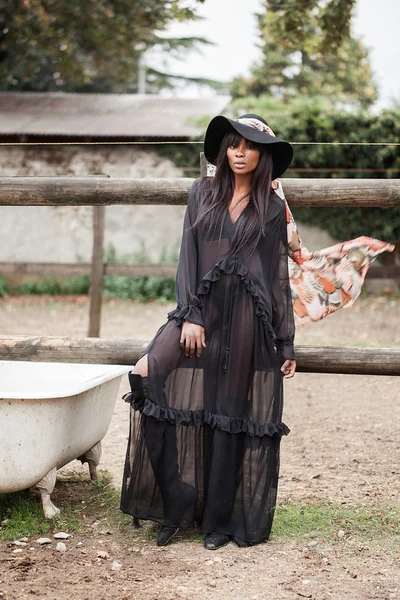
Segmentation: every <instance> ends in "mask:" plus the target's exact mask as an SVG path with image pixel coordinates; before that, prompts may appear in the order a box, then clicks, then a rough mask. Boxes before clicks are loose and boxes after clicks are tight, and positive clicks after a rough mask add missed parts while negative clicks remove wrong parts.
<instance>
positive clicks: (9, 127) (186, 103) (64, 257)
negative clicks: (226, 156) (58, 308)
mask: <svg viewBox="0 0 400 600" xmlns="http://www.w3.org/2000/svg"><path fill="white" fill-rule="evenodd" d="M229 102H230V98H229V97H227V96H215V97H212V98H199V99H196V98H194V99H190V98H184V99H180V98H175V99H172V98H161V97H159V96H151V95H134V94H69V93H60V92H57V93H47V92H43V93H42V92H32V93H25V92H23V93H22V92H0V141H1V142H3V143H4V142H6V143H14V144H16V145H15V146H8V145H7V146H0V166H1V172H2V174H3V176H63V175H68V176H71V175H72V176H73V175H76V176H88V175H99V174H104V175H107V176H109V177H184V176H187V177H197V176H198V174H199V169H197V168H195V169H193V166H192V167H191V169H189V168H188V169H185V167H177V166H176V165H175V164H174V163H173V161H172V160H171V159H170V158H167V157H166V156H165V153H163V155H160V153H159V152H158V151H157V145H147V146H146V145H142V144H138V145H134V144H126V142H135V141H136V142H143V141H153V142H154V141H159V142H160V143H162V142H164V141H176V142H177V143H179V142H181V141H189V140H190V139H191V138H193V137H194V136H195V137H197V138H199V136H200V139H201V136H202V134H203V132H204V127H201V126H200V125H198V124H197V121H198V120H199V119H202V120H203V122H207V119H209V118H211V117H213V116H215V115H217V114H220V113H221V112H223V111H224V110H225V109H226V107H227V105H228V104H229ZM21 142H25V143H32V142H34V143H41V142H43V143H49V142H53V143H54V142H57V144H56V145H43V146H41V145H33V146H24V145H17V144H18V143H21ZM63 142H64V143H65V145H63ZM91 142H96V143H98V142H120V143H118V144H112V145H106V144H104V145H91V144H90V143H91ZM197 147H198V149H199V153H200V151H201V149H202V146H201V145H199V146H197ZM183 214H184V207H182V206H108V207H107V208H106V225H105V246H106V248H107V247H112V248H113V249H114V250H115V252H116V254H117V256H118V257H122V256H126V255H128V257H129V256H134V255H135V254H137V253H138V252H141V253H142V255H143V254H144V255H145V256H146V259H147V260H151V261H155V262H158V261H159V260H160V257H161V255H163V256H165V255H167V256H170V257H172V256H173V255H174V254H175V255H176V252H177V249H178V248H179V243H180V238H181V234H182V220H183ZM0 236H1V237H2V239H3V241H4V240H6V243H3V244H2V245H1V249H0V262H12V261H13V262H27V261H32V262H46V261H48V260H49V257H51V260H52V261H53V262H75V261H83V262H86V261H89V260H90V258H91V251H92V210H91V207H85V206H81V207H3V208H2V218H1V219H0Z"/></svg>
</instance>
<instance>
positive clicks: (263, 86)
mask: <svg viewBox="0 0 400 600" xmlns="http://www.w3.org/2000/svg"><path fill="white" fill-rule="evenodd" d="M342 4H345V5H346V10H344V11H343V14H342V13H340V12H338V11H339V8H340V7H341V6H342ZM353 4H354V2H353V1H352V0H350V1H348V2H343V0H331V2H330V3H329V4H328V5H327V4H326V2H324V3H323V2H321V0H318V1H317V0H304V1H303V2H294V1H293V0H285V1H283V0H275V1H269V0H267V1H266V3H265V8H266V11H265V12H264V13H262V14H259V15H257V17H258V27H259V31H260V35H261V40H262V45H261V48H262V53H263V58H262V61H261V64H259V65H257V66H255V67H254V69H253V70H252V72H251V74H250V76H249V77H242V78H237V79H235V80H234V81H233V83H232V86H231V93H232V95H233V97H234V98H239V97H243V96H246V95H255V96H260V95H261V94H270V95H272V96H275V97H277V98H280V99H282V100H284V101H285V102H288V101H290V100H291V99H293V98H294V97H295V96H296V95H297V94H303V95H307V96H309V97H311V96H315V95H321V94H323V95H326V96H328V97H330V98H331V99H332V100H334V101H335V102H336V103H338V104H339V103H341V104H342V105H352V106H361V107H364V108H366V107H368V106H370V105H372V104H373V103H374V102H375V101H376V99H377V87H376V85H375V83H374V82H373V80H372V71H371V67H370V63H369V59H368V51H367V49H366V48H364V46H363V44H362V43H361V42H360V41H359V40H357V39H355V38H353V37H352V36H351V34H350V32H349V20H350V16H351V7H352V5H353Z"/></svg>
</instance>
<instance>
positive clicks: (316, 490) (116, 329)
mask: <svg viewBox="0 0 400 600" xmlns="http://www.w3.org/2000/svg"><path fill="white" fill-rule="evenodd" d="M173 307H174V304H160V303H158V302H154V303H150V304H146V305H142V304H138V303H134V302H130V301H116V300H108V301H106V302H105V303H104V305H103V317H102V332H101V334H102V336H103V337H108V338H118V337H127V338H141V339H150V338H151V336H152V335H153V334H154V333H155V331H156V330H157V328H158V327H159V326H160V325H161V324H162V323H163V322H164V321H165V320H166V314H167V312H168V311H169V310H171V309H172V308H173ZM87 315H88V303H87V299H86V298H81V297H77V298H74V299H58V300H56V301H55V300H54V298H46V297H40V298H32V297H26V298H23V297H20V298H9V299H8V300H3V301H0V331H1V332H2V334H3V335H8V334H15V335H16V334H27V335H30V334H32V335H37V334H41V335H55V336H85V335H86V331H87V322H88V318H87ZM399 316H400V298H399V297H398V296H396V297H394V296H368V297H362V298H359V299H358V300H357V302H356V304H355V305H354V306H353V307H351V308H348V309H343V310H341V311H338V312H337V313H335V314H332V315H330V316H329V317H328V318H326V319H324V320H323V321H322V322H320V323H317V324H313V325H310V326H307V327H303V328H300V329H298V331H297V333H296V340H295V342H296V343H297V344H299V345H303V344H310V345H341V346H371V347H374V346H375V347H376V346H379V347H396V348H399V347H400V318H399ZM284 385H285V409H284V421H285V422H286V423H287V425H288V426H289V427H290V429H291V432H290V434H289V436H288V437H287V438H284V439H283V440H282V446H281V447H282V453H281V474H280V482H279V491H278V504H279V505H281V506H282V505H285V504H286V503H299V502H305V503H312V504H318V503H327V502H328V503H329V502H333V503H342V504H343V505H349V506H351V505H358V506H360V507H365V508H368V509H370V510H371V511H373V510H374V508H376V509H378V507H379V509H381V508H382V507H384V506H388V507H389V506H392V507H393V506H398V505H399V498H400V448H399V439H400V418H399V417H400V381H399V379H398V378H396V377H378V376H360V375H327V374H309V373H297V374H296V375H295V377H294V378H293V379H291V380H287V381H285V383H284ZM127 390H128V385H127V381H126V380H125V379H124V380H123V381H122V383H121V387H120V392H119V394H118V398H117V401H116V405H115V411H114V415H113V418H112V421H111V424H110V427H109V430H108V433H107V435H106V437H105V439H104V443H103V455H102V461H101V464H100V467H101V468H102V469H105V470H107V471H109V472H110V473H111V474H112V477H113V481H114V483H115V485H116V486H117V488H118V487H119V486H120V482H121V477H122V468H123V461H124V454H125V449H126V442H127V433H128V407H127V405H126V404H125V403H124V402H123V401H122V400H121V396H122V394H123V393H124V392H125V391H127ZM83 470H85V469H84V468H83ZM73 472H82V467H81V466H80V464H79V463H77V462H75V461H74V462H73V463H70V465H68V466H67V467H65V468H64V469H63V473H64V474H68V473H73ZM310 539H315V541H316V542H317V544H316V545H314V546H313V547H308V542H309V541H310ZM79 542H82V544H80V545H78V543H79ZM29 543H32V547H35V548H36V549H35V550H33V551H30V553H29V552H28V551H24V552H22V553H19V554H17V555H15V554H13V553H12V547H7V545H6V544H0V599H1V600H16V599H20V598H21V599H25V598H32V597H35V596H36V597H39V598H41V597H43V598H49V599H53V598H54V599H55V598H67V597H69V596H70V595H72V594H73V595H74V598H75V599H76V600H86V599H87V600H91V599H92V598H93V599H94V598H96V600H100V599H101V598H104V599H108V598H112V599H114V598H115V599H116V600H123V599H128V598H129V599H131V598H133V599H140V600H155V599H159V600H180V599H190V600H191V599H194V598H196V597H198V596H201V597H202V598H204V599H210V600H211V599H213V600H286V599H287V600H300V599H302V598H311V599H313V600H328V599H333V600H343V599H344V598H348V599H349V600H367V599H370V598H371V599H372V598H374V599H378V600H389V599H390V600H391V599H400V577H399V574H400V564H399V553H398V552H397V553H396V552H393V549H392V548H391V545H390V543H388V544H385V543H379V544H375V545H374V544H369V545H366V544H363V543H362V542H360V540H359V539H357V540H356V538H355V537H353V536H352V531H351V527H349V529H348V530H346V531H345V532H344V536H343V537H341V538H339V537H336V538H335V539H329V540H325V539H320V538H307V540H304V542H303V541H300V542H299V540H293V541H282V540H277V539H276V538H274V536H272V537H271V539H270V540H269V541H268V542H267V543H266V544H262V545H260V546H256V547H254V548H248V549H244V550H239V549H238V548H236V546H233V545H232V544H229V545H228V546H227V547H225V548H223V549H221V550H219V551H218V552H209V551H207V550H205V549H203V547H202V545H201V544H200V543H199V542H198V541H189V540H187V539H185V536H184V534H182V535H181V536H180V537H177V538H176V540H174V542H173V543H172V544H171V545H169V546H168V547H166V548H165V549H159V548H157V547H156V546H155V544H154V541H149V540H148V539H147V540H146V539H145V538H144V537H143V535H142V536H140V535H139V534H137V532H135V531H132V546H131V547H130V549H128V550H127V549H126V547H125V546H124V545H121V544H120V543H118V541H116V540H115V539H114V537H113V536H107V535H94V536H93V535H92V536H91V537H89V538H88V537H85V536H75V537H74V538H72V539H71V541H69V542H68V543H67V546H68V549H67V552H65V553H63V554H60V553H58V552H56V551H55V545H54V544H52V545H51V547H40V548H39V547H37V544H35V543H34V541H32V542H31V541H30V542H29ZM99 549H103V550H105V551H106V552H107V553H108V555H109V556H108V557H107V558H105V559H101V558H98V556H97V553H98V552H99ZM114 561H117V562H118V564H120V565H121V566H120V567H115V562H114ZM113 565H114V567H113ZM113 568H114V569H116V570H113Z"/></svg>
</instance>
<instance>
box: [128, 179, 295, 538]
mask: <svg viewBox="0 0 400 600" xmlns="http://www.w3.org/2000/svg"><path fill="white" fill-rule="evenodd" d="M208 185H212V183H211V178H202V179H201V180H200V179H198V180H195V181H194V183H193V186H192V188H191V190H190V194H189V201H188V205H187V209H186V213H185V219H184V228H183V236H182V245H181V252H180V258H179V265H178V271H177V277H176V299H177V308H176V309H175V310H173V311H172V312H170V313H169V314H168V320H167V321H166V323H164V324H163V325H162V326H161V327H160V329H159V330H158V331H157V333H156V335H155V337H154V338H153V339H152V341H151V342H150V344H149V346H148V347H147V348H146V350H145V352H144V353H143V355H144V354H148V387H147V392H146V396H145V399H144V401H143V402H142V403H141V404H140V405H139V406H138V405H135V404H134V403H133V402H132V406H131V420H130V432H129V440H128V448H127V454H126V461H125V469H124V476H123V485H122V496H121V508H122V510H123V511H124V512H126V513H128V514H130V515H132V516H134V517H138V518H139V519H151V520H154V521H157V522H159V523H161V524H163V525H166V526H178V527H191V526H193V525H194V524H198V525H200V526H201V527H202V529H203V530H204V531H205V532H211V531H219V532H221V533H226V534H229V535H231V536H233V537H235V538H237V539H239V540H244V541H245V542H247V543H249V544H255V543H258V542H260V541H262V540H266V539H268V537H269V534H270V530H271V525H272V521H273V515H274V510H275V505H276V494H277V486H278V474H279V448H280V441H281V437H282V435H287V434H288V433H289V429H288V427H287V426H286V425H285V424H284V423H283V421H282V409H283V374H282V372H281V370H280V367H281V364H282V363H283V362H284V361H285V360H286V359H294V358H295V353H294V348H293V342H294V334H295V325H294V315H293V307H292V300H291V291H290V284H289V274H288V248H287V244H288V240H287V226H286V225H287V224H286V211H285V204H284V202H283V200H282V199H281V198H280V197H279V196H278V195H277V194H275V193H274V192H273V191H271V194H270V197H269V205H268V214H267V221H266V229H265V236H263V237H262V238H261V239H260V241H259V243H258V246H257V249H256V251H255V252H254V253H253V255H252V256H251V257H250V258H249V259H245V258H244V257H243V256H242V255H241V254H240V253H239V254H236V255H234V256H233V257H228V256H227V251H228V250H229V246H230V243H231V240H232V236H233V234H234V232H235V227H236V226H237V223H238V221H236V223H233V222H232V220H231V217H230V214H229V211H228V208H226V211H225V213H224V218H223V223H222V224H221V225H222V237H221V240H219V239H218V237H219V228H217V232H218V233H217V234H216V236H215V237H213V236H212V235H211V234H210V232H209V231H205V230H204V228H202V227H201V226H200V227H197V228H190V226H191V225H192V224H193V222H194V220H195V217H196V214H197V211H198V207H199V203H200V202H202V198H203V194H204V193H205V190H206V189H207V186H208ZM250 208H251V207H250V206H248V207H246V208H245V209H244V211H243V212H242V213H241V215H240V216H239V218H238V219H246V218H247V214H248V211H249V209H250ZM185 319H186V320H188V321H190V322H192V323H197V324H199V325H202V326H204V328H205V340H206V348H203V351H202V354H201V356H200V357H197V356H194V357H193V358H189V357H186V356H185V354H184V352H183V351H182V349H181V347H180V343H179V342H180V336H181V327H182V323H183V322H184V320H185ZM128 400H129V398H128Z"/></svg>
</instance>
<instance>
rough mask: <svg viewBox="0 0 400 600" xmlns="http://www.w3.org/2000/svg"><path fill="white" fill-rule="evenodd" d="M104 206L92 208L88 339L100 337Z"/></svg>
mask: <svg viewBox="0 0 400 600" xmlns="http://www.w3.org/2000/svg"><path fill="white" fill-rule="evenodd" d="M104 215H105V206H93V254H92V274H91V277H90V291H89V293H90V309H89V333H88V337H100V325H101V304H102V296H103V278H104V263H103V245H104Z"/></svg>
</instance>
